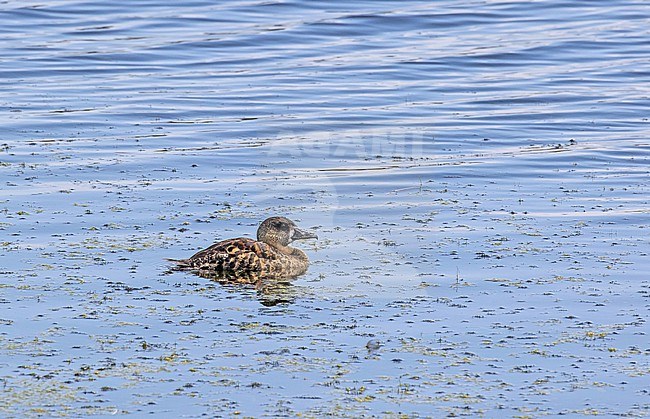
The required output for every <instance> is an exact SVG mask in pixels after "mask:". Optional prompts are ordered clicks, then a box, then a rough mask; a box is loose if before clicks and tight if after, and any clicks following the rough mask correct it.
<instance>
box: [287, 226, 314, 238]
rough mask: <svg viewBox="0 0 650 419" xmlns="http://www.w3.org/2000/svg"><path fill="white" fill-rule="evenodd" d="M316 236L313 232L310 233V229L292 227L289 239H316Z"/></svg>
mask: <svg viewBox="0 0 650 419" xmlns="http://www.w3.org/2000/svg"><path fill="white" fill-rule="evenodd" d="M317 238H318V236H317V235H316V234H315V233H312V232H311V231H306V230H301V229H299V228H295V227H294V229H293V235H292V236H291V240H304V239H317Z"/></svg>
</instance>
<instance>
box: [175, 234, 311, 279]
mask: <svg viewBox="0 0 650 419" xmlns="http://www.w3.org/2000/svg"><path fill="white" fill-rule="evenodd" d="M290 249H291V252H290V253H289V254H286V253H283V252H281V251H279V250H278V249H276V248H274V247H273V246H271V245H269V244H267V243H264V242H260V241H256V240H252V239H249V238H244V237H240V238H236V239H230V240H224V241H221V242H219V243H215V244H213V245H212V246H210V247H208V248H207V249H204V250H201V251H200V252H198V253H196V254H195V255H193V256H192V257H190V258H188V259H184V260H179V261H176V262H177V264H178V268H179V269H187V270H194V271H196V272H197V273H198V274H199V275H201V276H206V277H215V279H217V278H218V277H222V278H225V279H234V280H237V281H238V282H250V283H253V282H256V281H257V280H259V279H260V278H266V279H289V278H293V277H295V276H298V275H301V274H303V273H305V272H306V271H307V266H308V265H309V259H308V258H307V255H306V254H305V253H304V252H303V251H301V250H299V249H295V248H290Z"/></svg>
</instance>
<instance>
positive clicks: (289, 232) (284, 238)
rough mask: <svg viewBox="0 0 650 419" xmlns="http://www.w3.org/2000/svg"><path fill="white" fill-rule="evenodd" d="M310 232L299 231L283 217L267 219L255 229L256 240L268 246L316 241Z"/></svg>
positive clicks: (314, 235) (294, 224)
mask: <svg viewBox="0 0 650 419" xmlns="http://www.w3.org/2000/svg"><path fill="white" fill-rule="evenodd" d="M317 238H318V236H316V234H314V233H312V232H311V231H306V230H301V229H299V228H298V227H297V226H296V223H294V222H293V221H291V220H290V219H288V218H285V217H271V218H267V219H266V220H264V221H263V222H262V224H260V227H259V228H258V229H257V240H258V241H261V242H264V243H268V244H279V245H280V246H288V245H289V243H291V242H292V241H294V240H303V239H317Z"/></svg>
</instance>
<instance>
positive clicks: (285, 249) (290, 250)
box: [273, 244, 307, 260]
mask: <svg viewBox="0 0 650 419" xmlns="http://www.w3.org/2000/svg"><path fill="white" fill-rule="evenodd" d="M273 247H275V248H276V249H277V250H278V251H279V252H280V253H282V254H285V255H287V256H293V257H295V258H298V259H305V260H307V255H306V254H305V252H303V251H302V250H300V249H296V248H295V247H291V246H282V245H281V244H275V245H274V246H273Z"/></svg>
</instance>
